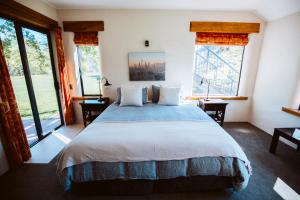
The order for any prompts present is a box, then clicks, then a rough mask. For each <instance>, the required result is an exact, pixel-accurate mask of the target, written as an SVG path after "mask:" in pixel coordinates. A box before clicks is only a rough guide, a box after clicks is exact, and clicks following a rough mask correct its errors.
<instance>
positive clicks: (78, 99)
mask: <svg viewBox="0 0 300 200" xmlns="http://www.w3.org/2000/svg"><path fill="white" fill-rule="evenodd" d="M98 98H99V96H98V97H97V96H75V97H72V99H73V101H81V100H96V99H98Z"/></svg>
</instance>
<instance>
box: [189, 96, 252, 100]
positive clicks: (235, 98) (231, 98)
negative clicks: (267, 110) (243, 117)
mask: <svg viewBox="0 0 300 200" xmlns="http://www.w3.org/2000/svg"><path fill="white" fill-rule="evenodd" d="M204 98H206V96H189V97H187V99H188V100H199V99H204ZM208 98H209V99H223V100H237V101H240V100H243V101H245V100H248V97H245V96H208Z"/></svg>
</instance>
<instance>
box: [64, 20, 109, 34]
mask: <svg viewBox="0 0 300 200" xmlns="http://www.w3.org/2000/svg"><path fill="white" fill-rule="evenodd" d="M63 26H64V31H66V32H98V31H104V21H64V22H63Z"/></svg>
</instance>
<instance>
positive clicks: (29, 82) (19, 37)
mask: <svg viewBox="0 0 300 200" xmlns="http://www.w3.org/2000/svg"><path fill="white" fill-rule="evenodd" d="M15 29H16V35H17V41H18V45H19V51H20V56H21V62H22V65H23V71H24V77H25V81H26V86H27V90H28V96H29V100H30V105H31V109H32V115H33V120H34V123H35V128H36V132H37V136H38V138H39V140H40V139H42V138H43V135H42V133H43V129H42V125H41V120H40V116H39V111H38V106H37V102H36V98H35V93H34V89H33V83H32V79H31V73H30V67H29V63H28V59H27V53H26V47H25V41H24V37H23V33H22V27H21V25H20V24H18V23H17V22H15Z"/></svg>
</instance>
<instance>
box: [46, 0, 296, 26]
mask: <svg viewBox="0 0 300 200" xmlns="http://www.w3.org/2000/svg"><path fill="white" fill-rule="evenodd" d="M43 1H46V2H48V3H49V4H50V5H52V6H54V7H55V8H57V9H166V10H202V11H251V12H253V13H255V14H256V15H257V16H259V17H261V18H263V19H264V20H266V21H271V20H275V19H278V18H281V17H284V16H287V15H290V14H293V13H296V12H299V11H300V0H43Z"/></svg>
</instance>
